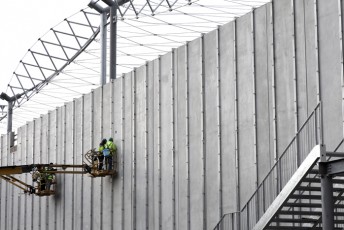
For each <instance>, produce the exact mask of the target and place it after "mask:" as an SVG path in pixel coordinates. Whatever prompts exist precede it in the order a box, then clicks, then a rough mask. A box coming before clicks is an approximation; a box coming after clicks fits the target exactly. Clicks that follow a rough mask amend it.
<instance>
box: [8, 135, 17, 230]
mask: <svg viewBox="0 0 344 230" xmlns="http://www.w3.org/2000/svg"><path fill="white" fill-rule="evenodd" d="M7 141H8V142H7V154H8V159H7V160H8V161H7V165H14V164H15V159H14V157H15V156H14V153H13V152H11V150H10V148H11V146H10V142H9V141H10V138H9V137H8V138H7ZM8 191H9V193H8V194H9V199H10V200H9V202H8V207H7V211H8V212H9V216H8V219H7V221H8V224H7V226H8V229H13V221H14V219H13V215H14V213H13V212H14V209H13V205H14V193H13V191H14V186H8Z"/></svg>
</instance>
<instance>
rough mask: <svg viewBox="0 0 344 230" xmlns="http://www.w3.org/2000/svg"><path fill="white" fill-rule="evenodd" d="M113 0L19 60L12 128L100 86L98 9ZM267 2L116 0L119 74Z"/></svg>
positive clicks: (58, 29)
mask: <svg viewBox="0 0 344 230" xmlns="http://www.w3.org/2000/svg"><path fill="white" fill-rule="evenodd" d="M109 1H110V0H103V1H93V2H92V3H93V7H92V8H85V9H83V10H80V11H79V12H78V13H76V14H74V15H72V16H71V17H69V18H66V19H64V20H63V21H62V22H61V23H60V24H58V25H57V26H55V27H54V28H51V29H50V30H49V31H48V32H47V33H46V34H44V35H43V36H42V37H41V38H39V39H38V40H37V42H36V43H35V44H34V45H33V46H32V47H31V48H30V49H28V51H27V53H26V54H25V55H24V57H23V58H22V60H20V61H19V64H18V66H17V68H16V69H15V71H14V72H13V75H12V78H11V80H10V82H9V84H8V87H7V90H6V94H7V95H9V96H10V97H11V96H14V95H17V94H23V96H22V97H21V98H20V99H18V100H17V101H16V102H15V104H14V117H13V127H14V128H18V127H20V126H21V125H23V124H25V123H26V122H27V121H30V120H32V119H34V118H38V117H39V116H40V115H41V114H45V113H47V112H48V111H49V110H53V109H56V107H58V106H61V105H63V104H64V103H66V102H69V101H72V100H73V99H74V98H78V97H80V96H81V95H83V94H85V93H88V92H90V91H91V90H92V89H94V88H97V87H99V78H100V56H101V55H100V50H101V47H100V37H99V31H100V27H99V26H100V14H99V12H98V11H99V10H101V9H104V10H106V9H107V8H108V5H107V4H106V3H104V2H109ZM267 2H270V0H257V1H254V0H116V1H114V4H117V5H120V6H119V7H118V13H117V15H118V16H117V17H118V21H117V22H118V23H117V71H116V72H117V77H121V76H122V75H123V74H124V73H127V72H130V71H132V70H133V69H134V68H136V67H139V66H142V65H144V64H145V63H146V62H147V61H151V60H153V59H156V58H157V57H158V56H159V55H163V54H165V53H167V52H169V51H171V49H173V48H177V47H179V46H181V45H184V44H185V43H186V42H188V41H191V40H193V39H195V38H197V37H200V36H201V35H202V34H203V33H207V32H210V31H211V30H214V29H216V28H217V27H218V26H219V25H223V24H225V23H227V22H229V21H232V20H234V19H235V18H237V17H240V16H242V15H243V14H245V13H248V12H250V11H252V9H253V8H256V7H259V6H261V5H263V4H265V3H267ZM94 5H96V7H94ZM107 37H108V38H109V36H107ZM108 42H109V41H108ZM107 47H108V54H107V57H109V56H110V55H109V47H110V46H109V45H108V46H107ZM107 60H109V58H107ZM107 65H109V61H107ZM108 74H109V71H108V72H107V75H108ZM5 132H6V109H4V110H3V108H2V109H1V110H0V133H1V134H3V133H5Z"/></svg>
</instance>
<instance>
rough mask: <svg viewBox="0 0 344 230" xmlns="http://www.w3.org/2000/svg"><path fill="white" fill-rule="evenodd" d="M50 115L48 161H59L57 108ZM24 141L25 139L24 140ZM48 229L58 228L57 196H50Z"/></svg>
mask: <svg viewBox="0 0 344 230" xmlns="http://www.w3.org/2000/svg"><path fill="white" fill-rule="evenodd" d="M48 116H49V124H48V126H49V134H48V137H49V140H48V144H49V146H48V161H49V162H53V163H57V161H56V160H57V144H58V143H57V125H58V124H57V121H58V120H57V110H53V111H51V112H49V113H48ZM23 141H24V140H23ZM47 216H48V222H47V229H53V230H55V229H56V197H48V208H47Z"/></svg>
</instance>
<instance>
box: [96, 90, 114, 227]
mask: <svg viewBox="0 0 344 230" xmlns="http://www.w3.org/2000/svg"><path fill="white" fill-rule="evenodd" d="M112 100H113V98H112V83H108V84H106V85H103V95H102V118H101V130H102V134H101V138H100V139H102V138H106V139H107V140H109V138H110V137H113V135H112V133H111V131H112V120H113V115H112V112H111V111H112V106H113V105H112ZM99 141H100V140H99ZM114 143H115V144H116V142H114ZM104 163H105V159H104ZM102 181H103V184H102V186H103V191H102V200H101V202H102V213H101V225H102V229H113V227H112V215H113V206H112V205H113V204H112V198H113V192H112V188H113V185H112V183H113V179H112V178H111V177H105V178H103V179H102Z"/></svg>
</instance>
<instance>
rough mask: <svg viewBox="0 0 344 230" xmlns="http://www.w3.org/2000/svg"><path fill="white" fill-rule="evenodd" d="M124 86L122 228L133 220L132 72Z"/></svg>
mask: <svg viewBox="0 0 344 230" xmlns="http://www.w3.org/2000/svg"><path fill="white" fill-rule="evenodd" d="M123 80H124V88H123V95H124V105H123V107H124V108H123V109H124V119H125V120H124V143H123V150H124V152H123V165H124V169H123V176H124V181H123V182H124V196H123V202H124V207H123V208H124V211H123V215H124V220H123V221H124V223H123V229H132V228H134V226H133V221H134V213H133V207H134V203H133V199H132V198H133V191H132V188H133V179H134V178H133V172H132V166H133V165H132V164H133V163H132V162H133V159H132V156H133V153H132V150H133V148H132V146H133V142H132V136H133V104H132V103H133V97H132V95H133V82H132V80H133V77H132V73H129V74H126V75H125V76H124V79H123Z"/></svg>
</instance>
